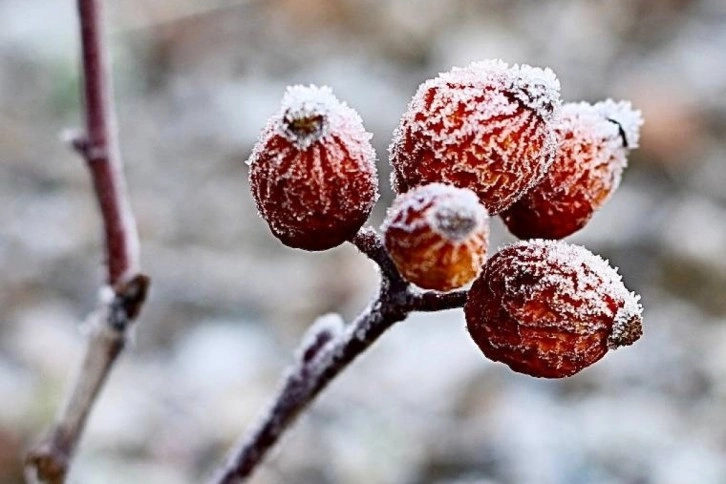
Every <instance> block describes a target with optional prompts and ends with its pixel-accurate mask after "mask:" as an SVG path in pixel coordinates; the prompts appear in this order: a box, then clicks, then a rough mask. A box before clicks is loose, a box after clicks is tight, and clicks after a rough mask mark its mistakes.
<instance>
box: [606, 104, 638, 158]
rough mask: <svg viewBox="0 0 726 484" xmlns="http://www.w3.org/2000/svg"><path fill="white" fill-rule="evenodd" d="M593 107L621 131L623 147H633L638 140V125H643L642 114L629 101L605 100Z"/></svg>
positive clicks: (636, 144)
mask: <svg viewBox="0 0 726 484" xmlns="http://www.w3.org/2000/svg"><path fill="white" fill-rule="evenodd" d="M595 109H597V111H598V112H599V113H600V114H601V115H602V116H604V117H605V118H606V119H608V120H610V121H612V122H613V123H615V124H616V125H617V126H618V127H619V129H620V130H621V131H622V133H621V136H622V137H623V145H624V147H625V148H629V149H634V148H637V147H638V142H639V141H640V127H641V126H643V115H642V113H641V112H640V111H639V110H637V109H633V106H632V104H631V103H630V102H629V101H618V102H616V101H613V100H612V99H608V100H606V101H602V102H599V103H597V104H595Z"/></svg>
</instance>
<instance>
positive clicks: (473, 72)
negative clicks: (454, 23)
mask: <svg viewBox="0 0 726 484" xmlns="http://www.w3.org/2000/svg"><path fill="white" fill-rule="evenodd" d="M434 82H445V83H447V84H451V85H459V86H467V85H468V86H482V87H484V88H485V89H491V90H495V91H500V92H504V93H511V94H513V95H514V97H515V98H517V100H519V101H520V102H522V103H523V104H524V105H525V106H527V107H528V108H529V109H532V110H533V111H535V112H536V114H537V115H538V116H539V117H540V118H542V119H545V120H550V119H552V116H553V111H554V109H555V107H556V106H557V105H558V104H559V102H560V81H559V80H558V79H557V76H556V75H555V73H554V72H553V71H552V69H550V68H545V69H540V68H539V67H532V66H529V65H527V64H521V65H520V64H514V65H513V66H509V65H508V64H507V63H506V62H504V61H502V60H500V59H493V60H485V61H479V62H472V63H471V64H469V65H468V66H467V67H454V68H453V69H451V71H449V72H444V73H441V74H439V78H438V79H434V80H431V81H428V83H434ZM424 85H425V84H424Z"/></svg>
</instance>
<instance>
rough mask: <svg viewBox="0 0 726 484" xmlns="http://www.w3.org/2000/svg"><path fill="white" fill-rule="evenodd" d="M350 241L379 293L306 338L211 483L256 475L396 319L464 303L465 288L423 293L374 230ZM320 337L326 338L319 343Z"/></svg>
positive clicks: (363, 232)
mask: <svg viewBox="0 0 726 484" xmlns="http://www.w3.org/2000/svg"><path fill="white" fill-rule="evenodd" d="M351 242H352V243H353V244H355V245H356V247H358V249H359V250H360V251H361V252H363V253H364V254H365V255H366V256H368V257H369V258H370V259H371V260H372V261H373V262H375V263H376V265H378V267H379V269H380V275H381V286H380V290H379V293H378V295H377V297H376V298H375V300H374V301H373V302H372V303H371V304H370V305H369V306H368V307H367V308H366V309H365V310H364V311H363V312H362V313H361V314H360V315H359V316H358V317H357V318H356V319H355V320H354V321H353V322H352V323H350V324H348V325H347V326H346V327H345V329H343V330H342V331H341V332H340V333H339V334H326V335H315V336H320V337H313V338H309V339H308V341H310V343H309V344H310V345H311V347H310V348H307V347H306V348H300V351H299V354H300V355H305V357H304V358H298V359H297V361H296V362H295V363H294V364H293V366H292V367H291V368H290V369H289V370H288V372H287V374H286V377H285V379H284V382H283V384H282V388H281V389H280V391H279V393H278V394H277V395H276V396H275V398H274V400H273V402H272V405H270V407H269V409H268V411H267V412H266V413H265V414H264V416H263V417H262V420H261V421H260V422H259V423H258V424H257V426H255V427H254V428H252V429H251V431H250V432H249V434H248V435H246V436H245V437H244V438H243V439H242V441H241V442H240V444H239V446H238V447H237V448H236V449H235V450H234V451H233V452H232V454H231V455H230V458H229V460H228V461H227V463H226V465H225V466H224V467H223V468H222V469H221V470H220V472H219V473H218V475H217V476H215V477H214V479H213V481H212V482H214V483H217V484H231V483H236V482H243V481H244V480H245V479H246V478H248V477H249V476H250V475H252V473H253V471H254V470H255V468H256V467H257V466H258V465H259V464H260V462H261V461H262V460H263V459H264V457H265V455H266V454H267V452H268V451H269V450H270V449H271V448H272V447H273V446H274V445H275V443H276V442H277V441H278V440H279V438H280V437H281V436H282V434H283V433H284V432H285V430H287V429H288V428H289V426H290V425H291V424H292V423H293V422H294V421H295V419H296V417H297V416H298V415H300V413H301V412H302V411H303V410H304V409H305V408H306V407H307V406H308V405H309V404H310V403H311V402H312V401H313V400H314V399H315V397H316V396H317V395H318V394H319V393H320V392H321V391H322V390H323V389H324V388H325V387H326V386H327V385H328V384H329V383H330V382H331V381H332V380H333V378H335V377H336V376H337V375H338V374H339V373H340V372H341V371H343V370H344V369H345V368H346V367H347V366H348V365H349V364H350V363H351V362H352V361H353V360H354V359H355V358H356V357H357V356H358V355H360V354H361V353H363V352H364V351H365V350H366V349H368V348H369V347H370V346H371V344H373V342H375V341H376V340H377V339H378V337H379V336H381V335H382V334H383V333H384V332H385V331H386V330H387V329H388V328H390V327H391V326H392V325H393V324H395V323H397V322H399V321H402V320H404V319H406V317H407V316H408V315H409V314H410V313H411V312H414V311H442V310H444V309H453V308H459V307H462V306H463V305H464V303H465V301H466V291H455V292H450V293H446V294H442V293H438V292H433V291H427V292H420V291H417V290H415V289H414V288H413V287H411V285H410V284H409V283H408V282H406V281H405V280H404V279H403V278H402V277H401V275H400V274H399V273H398V271H397V270H396V267H395V266H394V264H393V261H392V260H391V258H390V257H389V256H388V253H387V252H386V249H385V248H384V247H383V244H382V243H381V240H380V237H379V236H378V234H377V233H376V232H375V231H374V230H373V229H370V228H366V227H364V228H363V229H361V230H360V232H359V233H358V234H357V235H356V236H355V237H354V238H353V239H352V240H351ZM320 341H324V343H323V344H320ZM313 345H314V347H313Z"/></svg>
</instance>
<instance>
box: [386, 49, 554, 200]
mask: <svg viewBox="0 0 726 484" xmlns="http://www.w3.org/2000/svg"><path fill="white" fill-rule="evenodd" d="M559 103H560V99H559V81H558V80H557V78H556V77H555V75H554V73H553V72H552V71H551V70H549V69H544V70H543V69H539V68H536V67H530V66H526V65H522V66H520V65H514V66H509V65H507V64H506V63H504V62H502V61H484V62H475V63H472V64H471V65H469V66H467V67H463V68H454V69H452V70H451V71H449V72H445V73H442V74H440V75H439V76H438V77H437V78H435V79H431V80H428V81H426V82H424V83H423V84H421V86H419V89H418V91H417V92H416V94H415V95H414V97H413V99H412V101H411V103H410V104H409V106H408V110H407V111H406V113H405V114H404V115H403V117H402V119H401V122H400V124H399V126H398V128H397V129H396V130H395V132H394V136H393V141H392V143H391V145H390V148H389V152H390V158H391V165H392V166H393V170H394V172H393V175H392V182H393V186H394V189H395V190H396V191H397V192H399V193H403V192H406V191H408V190H409V189H411V188H413V187H415V186H419V185H422V184H426V183H432V182H441V183H450V184H452V185H455V186H458V187H461V188H469V189H471V190H473V191H474V192H475V193H476V194H477V195H478V196H479V199H480V201H481V202H482V203H483V204H484V206H485V207H486V208H487V210H488V211H489V212H490V213H497V212H499V211H501V210H503V209H505V208H507V207H508V206H510V205H511V204H512V203H514V202H515V201H516V200H517V199H518V198H519V197H521V196H522V195H523V194H524V193H525V192H526V191H527V190H528V189H529V188H531V187H532V186H533V185H534V184H535V183H536V182H538V181H539V180H540V179H541V178H542V177H543V176H544V174H545V172H546V170H547V168H548V167H549V165H550V163H551V162H552V158H553V155H554V149H555V141H554V132H553V126H552V121H553V119H554V117H555V114H556V111H557V108H558V106H559Z"/></svg>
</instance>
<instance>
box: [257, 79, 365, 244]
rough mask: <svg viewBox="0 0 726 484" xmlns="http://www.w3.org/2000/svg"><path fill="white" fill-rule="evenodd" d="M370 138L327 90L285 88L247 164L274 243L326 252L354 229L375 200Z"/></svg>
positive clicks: (361, 125) (360, 223)
mask: <svg viewBox="0 0 726 484" xmlns="http://www.w3.org/2000/svg"><path fill="white" fill-rule="evenodd" d="M370 139H371V135H370V134H369V133H367V132H366V130H365V129H364V127H363V123H362V121H361V119H360V117H359V116H358V114H357V113H356V112H355V111H354V110H353V109H351V108H349V107H348V106H347V105H345V104H344V103H341V102H340V101H338V99H336V98H335V96H333V94H332V92H331V90H330V89H329V88H327V87H315V86H309V87H305V86H293V87H290V88H288V90H287V92H286V94H285V96H284V98H283V100H282V108H281V110H280V112H279V113H277V114H276V115H274V116H273V117H272V118H271V119H270V120H269V121H268V123H267V126H266V127H265V129H264V130H263V132H262V134H261V135H260V139H259V140H258V141H257V144H256V145H255V147H254V150H253V152H252V156H251V157H250V159H249V161H248V163H249V165H250V187H251V189H252V195H253V197H254V199H255V202H256V203H257V208H258V210H259V211H260V214H261V215H262V217H263V218H264V219H265V220H266V221H267V223H268V225H269V226H270V230H271V231H272V233H273V234H274V235H275V237H277V238H278V239H280V241H282V243H283V244H285V245H287V246H290V247H296V248H300V249H306V250H325V249H329V248H332V247H335V246H337V245H340V244H341V243H343V242H345V241H346V240H347V239H348V238H350V237H352V236H353V235H354V234H355V233H356V232H357V231H358V229H360V227H361V226H362V225H363V224H364V223H365V221H366V220H367V219H368V215H369V214H370V211H371V209H372V208H373V205H374V204H375V202H376V200H377V198H378V179H377V174H376V166H375V152H374V151H373V147H372V146H371V143H370Z"/></svg>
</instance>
